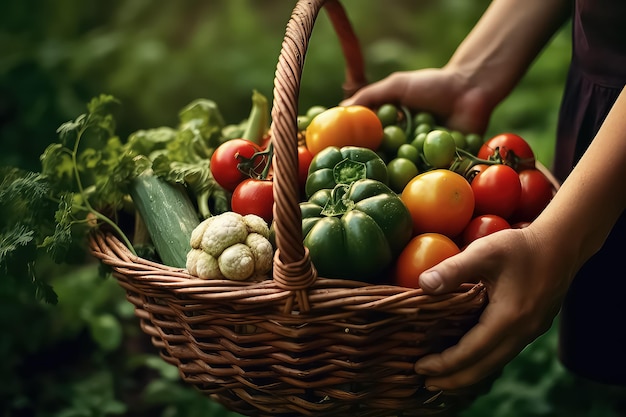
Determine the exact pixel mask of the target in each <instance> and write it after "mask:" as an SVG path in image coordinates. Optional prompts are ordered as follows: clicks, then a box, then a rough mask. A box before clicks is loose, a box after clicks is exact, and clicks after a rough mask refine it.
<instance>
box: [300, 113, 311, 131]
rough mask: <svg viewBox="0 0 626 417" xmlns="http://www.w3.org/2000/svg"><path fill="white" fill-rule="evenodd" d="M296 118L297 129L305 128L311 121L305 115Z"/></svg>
mask: <svg viewBox="0 0 626 417" xmlns="http://www.w3.org/2000/svg"><path fill="white" fill-rule="evenodd" d="M297 120H298V130H299V131H303V130H306V128H307V127H308V126H309V123H311V118H310V117H308V116H305V115H300V116H298V119H297Z"/></svg>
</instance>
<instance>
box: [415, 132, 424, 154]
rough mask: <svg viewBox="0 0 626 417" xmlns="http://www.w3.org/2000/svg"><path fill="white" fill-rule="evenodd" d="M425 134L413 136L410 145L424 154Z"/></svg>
mask: <svg viewBox="0 0 626 417" xmlns="http://www.w3.org/2000/svg"><path fill="white" fill-rule="evenodd" d="M427 135H428V133H427V132H422V133H420V134H419V135H417V136H415V139H413V140H412V141H411V145H412V146H413V147H414V148H415V149H417V150H418V151H419V152H420V153H422V152H424V141H425V140H426V136H427Z"/></svg>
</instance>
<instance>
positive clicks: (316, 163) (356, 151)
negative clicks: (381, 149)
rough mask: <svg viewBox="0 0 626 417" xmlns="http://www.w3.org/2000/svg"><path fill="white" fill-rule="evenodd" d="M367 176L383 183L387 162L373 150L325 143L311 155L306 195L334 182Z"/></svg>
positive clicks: (385, 177) (348, 181) (386, 179)
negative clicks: (326, 145) (327, 145)
mask: <svg viewBox="0 0 626 417" xmlns="http://www.w3.org/2000/svg"><path fill="white" fill-rule="evenodd" d="M364 178H371V179H374V180H378V181H380V182H382V183H384V184H387V182H388V177H387V165H385V162H384V161H383V160H382V159H381V157H380V156H378V154H377V153H376V152H374V151H373V150H371V149H368V148H363V147H358V146H344V147H342V148H339V147H336V146H329V147H327V148H325V149H323V150H322V151H321V152H319V153H318V154H317V155H315V156H314V157H313V160H312V161H311V165H310V166H309V175H308V176H307V180H306V184H305V192H306V196H307V198H309V197H311V196H312V195H313V194H315V192H317V191H319V190H322V189H326V188H329V189H333V188H334V187H335V186H336V185H337V184H350V183H351V182H354V181H356V180H360V179H364Z"/></svg>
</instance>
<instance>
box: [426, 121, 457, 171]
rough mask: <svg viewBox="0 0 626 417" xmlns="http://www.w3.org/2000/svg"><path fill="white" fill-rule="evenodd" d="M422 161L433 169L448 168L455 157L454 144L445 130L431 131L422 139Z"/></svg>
mask: <svg viewBox="0 0 626 417" xmlns="http://www.w3.org/2000/svg"><path fill="white" fill-rule="evenodd" d="M423 152H424V159H426V162H428V164H429V165H431V166H432V167H434V168H448V167H449V166H450V164H451V163H452V160H453V159H454V157H455V155H456V144H455V143H454V138H453V137H452V135H451V134H450V133H449V132H447V131H445V130H439V129H437V130H433V131H431V132H429V133H428V135H426V138H425V139H424V150H423Z"/></svg>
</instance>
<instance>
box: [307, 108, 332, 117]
mask: <svg viewBox="0 0 626 417" xmlns="http://www.w3.org/2000/svg"><path fill="white" fill-rule="evenodd" d="M326 109H327V108H326V107H324V106H311V107H309V109H308V110H307V111H306V113H305V115H306V117H308V118H309V119H313V118H314V117H315V116H317V115H318V114H320V113H323V112H324V111H326Z"/></svg>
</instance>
